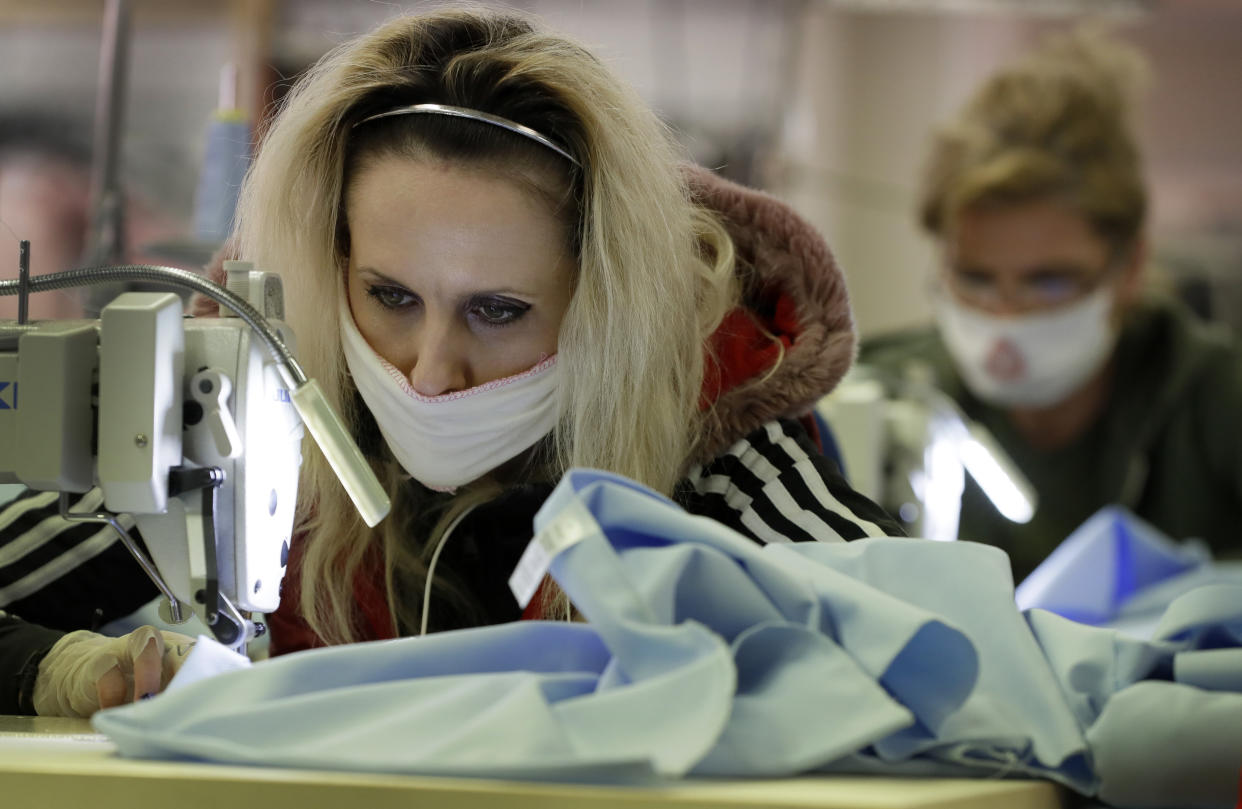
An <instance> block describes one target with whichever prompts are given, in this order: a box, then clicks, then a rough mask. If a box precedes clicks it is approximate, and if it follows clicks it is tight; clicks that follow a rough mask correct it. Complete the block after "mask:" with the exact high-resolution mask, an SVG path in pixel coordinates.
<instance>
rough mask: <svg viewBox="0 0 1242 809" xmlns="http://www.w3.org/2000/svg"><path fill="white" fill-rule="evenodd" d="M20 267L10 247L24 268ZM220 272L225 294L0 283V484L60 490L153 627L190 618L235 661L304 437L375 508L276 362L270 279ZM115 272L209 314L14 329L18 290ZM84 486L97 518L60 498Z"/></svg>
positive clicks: (321, 408) (250, 627)
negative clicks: (128, 569) (116, 546)
mask: <svg viewBox="0 0 1242 809" xmlns="http://www.w3.org/2000/svg"><path fill="white" fill-rule="evenodd" d="M27 255H28V246H27V245H25V244H23V265H24V266H28V264H27V262H26V261H25V256H27ZM228 265H229V266H226V270H227V271H228V278H229V280H228V289H227V290H226V289H224V288H221V287H219V286H218V285H215V284H211V283H210V282H209V281H206V280H204V279H202V278H200V277H199V276H196V275H194V274H192V273H184V272H182V271H178V270H169V269H167V268H146V267H132V266H131V267H127V268H106V269H99V268H96V269H93V270H78V271H72V272H70V273H58V274H56V275H55V276H41V277H38V278H33V279H32V278H30V277H29V276H28V273H27V272H26V271H25V270H24V271H23V275H22V277H21V278H20V279H19V281H16V282H3V283H0V294H15V293H16V294H19V295H20V296H21V305H20V306H19V312H21V313H22V314H21V315H19V319H18V321H16V322H15V321H0V483H21V484H24V485H25V486H27V487H29V488H31V489H37V490H43V491H58V492H61V493H62V494H61V513H62V515H63V516H64V517H65V518H66V519H70V520H82V521H93V522H102V523H107V524H110V525H112V526H113V528H114V529H115V530H116V531H117V532H118V533H119V534H120V535H121V538H122V540H123V541H124V542H125V543H126V546H127V547H128V548H129V549H130V552H131V553H132V554H133V555H134V557H135V559H136V560H137V561H138V563H139V564H141V565H142V566H143V567H144V569H146V571H147V573H148V575H150V576H151V578H152V580H153V581H154V582H155V583H156V586H157V587H159V588H160V590H161V592H162V593H163V594H164V596H165V598H166V604H165V608H164V610H163V611H162V617H164V618H165V619H166V620H168V621H169V622H171V623H179V622H180V621H181V620H184V618H186V617H188V615H189V613H190V611H192V612H193V613H194V614H196V615H197V616H198V617H199V618H200V619H202V621H203V623H204V624H205V625H206V626H208V627H209V628H210V629H211V632H212V633H213V634H214V635H215V637H216V639H217V640H219V641H220V642H221V643H223V644H225V645H226V646H229V647H231V648H234V649H237V650H244V647H245V645H246V643H247V642H248V641H250V640H251V639H253V638H254V637H256V636H257V635H258V634H259V633H261V632H262V631H263V626H262V624H261V623H260V622H259V621H256V620H254V619H253V618H252V615H251V614H252V613H266V612H271V611H272V610H274V609H276V606H277V605H278V603H279V600H280V589H281V582H282V580H283V577H284V573H285V565H286V562H287V560H288V554H289V543H290V539H291V531H292V528H293V519H294V506H295V503H296V500H297V484H298V469H299V466H300V464H301V445H302V438H303V435H304V431H303V426H304V425H305V426H308V427H310V430H311V434H312V437H313V438H314V439H315V440H316V442H317V443H318V444H319V445H320V447H321V449H323V450H324V452H325V455H327V456H328V458H329V461H330V463H331V464H332V466H333V468H334V469H335V470H336V471H337V474H338V476H340V477H341V478H342V482H343V483H344V485H345V487H346V490H347V491H349V493H350V495H351V497H353V498H354V502H355V504H356V505H358V507H359V509H360V511H362V513H363V517H364V519H365V520H366V521H367V522H368V523H369V524H371V525H374V524H375V523H376V522H378V521H379V519H381V518H382V517H383V516H384V514H385V513H387V510H388V500H387V497H386V495H385V494H384V492H383V490H382V489H381V488H380V486H379V483H378V481H376V480H375V477H374V475H373V474H372V473H371V470H370V467H369V466H368V465H367V464H366V462H365V461H364V460H363V459H362V455H361V453H360V452H359V451H358V449H357V447H356V446H354V444H353V442H352V440H351V439H350V438H349V436H348V434H347V432H346V431H345V430H344V428H343V426H342V425H341V424H340V422H339V419H337V418H336V415H335V414H334V413H333V412H332V411H331V409H330V408H329V407H328V406H327V404H326V401H325V400H324V399H323V397H322V395H321V394H320V392H319V389H318V386H317V385H316V384H315V383H314V381H313V380H307V379H306V377H305V376H304V375H303V374H302V371H301V369H300V367H298V366H297V364H296V362H295V361H294V360H293V358H292V354H291V353H290V352H289V350H288V347H289V346H290V345H291V344H292V334H291V333H290V330H289V329H288V327H287V326H286V325H284V324H283V323H282V322H281V318H283V314H284V312H283V297H282V292H281V286H280V279H279V277H278V276H276V275H274V274H272V273H266V272H259V271H256V270H255V269H254V268H253V267H251V266H250V265H249V264H247V263H245V262H228ZM126 270H128V271H130V275H129V277H134V276H135V275H136V277H139V278H140V279H142V280H145V281H147V282H150V281H152V280H155V281H162V282H165V283H169V284H173V285H176V286H181V287H183V288H184V287H188V288H191V289H194V290H196V291H199V292H202V293H204V294H208V295H210V296H211V297H213V298H216V299H217V300H218V301H220V302H221V303H222V306H221V315H222V316H221V317H219V318H197V319H184V318H183V316H182V308H183V303H182V299H181V298H180V297H179V296H178V295H176V294H174V293H171V292H126V293H123V294H121V295H119V296H118V297H116V298H115V299H114V300H113V301H112V302H111V303H109V304H107V305H106V306H105V307H104V308H103V310H102V312H101V315H100V318H99V319H98V320H72V321H43V322H37V323H27V322H25V320H26V318H25V317H24V312H25V296H26V295H27V294H29V293H30V292H32V291H40V290H42V289H53V288H59V287H61V286H69V285H76V284H80V283H104V282H106V281H108V280H112V281H116V280H119V279H121V278H123V277H126V274H125V271H126ZM75 273H76V275H75ZM57 278H61V281H59V282H57V281H56V279H57ZM239 315H240V316H239ZM96 486H98V487H99V488H100V489H101V490H102V493H103V506H102V508H101V509H100V510H99V511H98V512H95V513H90V514H78V513H74V512H71V511H69V503H70V502H71V501H70V498H69V494H70V493H75V492H86V491H89V490H90V489H92V488H94V487H96ZM121 515H129V516H130V517H132V519H133V521H134V523H136V525H137V527H138V531H139V532H140V534H141V536H142V539H143V543H144V544H145V545H146V551H147V553H144V552H143V549H142V548H141V547H140V546H139V545H138V544H137V543H135V542H133V540H132V538H131V537H130V536H129V534H128V532H127V531H126V530H125V526H124V525H123V524H122V517H121ZM148 554H149V555H148Z"/></svg>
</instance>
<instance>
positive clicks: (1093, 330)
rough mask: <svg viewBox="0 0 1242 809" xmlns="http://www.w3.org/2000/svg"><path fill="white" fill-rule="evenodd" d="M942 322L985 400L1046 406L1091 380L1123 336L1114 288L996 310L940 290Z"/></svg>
mask: <svg viewBox="0 0 1242 809" xmlns="http://www.w3.org/2000/svg"><path fill="white" fill-rule="evenodd" d="M936 298H937V301H936V317H937V325H938V326H939V328H940V336H941V338H942V339H943V340H944V343H945V346H946V347H947V348H948V349H949V354H950V355H952V357H953V360H954V361H955V362H956V363H957V368H958V371H959V372H960V373H961V375H962V380H963V381H964V382H965V383H966V387H967V388H969V389H970V391H971V392H972V393H974V394H975V395H976V396H978V397H979V398H980V399H982V400H984V401H985V402H989V403H991V404H995V405H1001V406H1008V407H1046V406H1048V405H1052V404H1056V403H1057V402H1060V401H1061V400H1062V399H1064V398H1065V397H1067V396H1069V395H1070V394H1071V393H1073V392H1074V391H1076V390H1078V389H1079V388H1080V387H1081V386H1082V385H1084V384H1085V383H1086V382H1087V380H1088V379H1090V378H1091V376H1092V374H1094V373H1095V372H1096V371H1098V370H1099V369H1100V368H1101V367H1103V365H1104V363H1105V362H1106V361H1107V360H1108V358H1109V356H1110V355H1111V354H1112V351H1113V346H1114V345H1116V342H1117V332H1116V330H1115V329H1114V328H1113V326H1112V324H1111V321H1110V315H1111V312H1112V303H1113V295H1112V289H1111V287H1109V286H1108V285H1107V284H1105V285H1103V286H1101V287H1100V288H1099V289H1097V290H1095V291H1094V292H1092V293H1091V294H1090V295H1088V296H1087V297H1086V298H1084V299H1082V300H1081V301H1076V302H1074V303H1072V304H1069V305H1068V306H1063V307H1061V308H1059V309H1055V310H1052V311H1049V312H1040V313H1038V314H1031V315H1017V316H1011V317H997V316H996V315H990V314H987V313H986V312H982V311H979V310H978V309H973V308H970V307H967V306H964V305H963V304H961V303H959V302H958V301H957V300H955V299H954V298H953V296H952V295H951V294H950V293H948V292H942V293H941V294H939V295H937V296H936Z"/></svg>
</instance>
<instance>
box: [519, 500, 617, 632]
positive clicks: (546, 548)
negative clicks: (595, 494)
mask: <svg viewBox="0 0 1242 809" xmlns="http://www.w3.org/2000/svg"><path fill="white" fill-rule="evenodd" d="M597 530H598V528H597V526H596V525H595V520H594V519H593V518H592V517H591V513H590V512H589V511H587V510H586V509H585V508H583V507H582V504H581V503H578V502H573V503H571V504H569V505H568V506H566V507H565V509H564V510H563V511H561V513H560V514H558V515H556V518H555V519H554V520H552V522H550V523H548V524H547V525H545V526H544V527H543V530H541V531H540V532H539V533H537V534H535V536H534V538H533V539H531V541H530V544H529V545H527V546H526V550H525V551H524V552H523V553H522V558H521V559H519V560H518V563H517V567H515V568H514V569H513V575H511V576H509V589H510V590H512V591H513V597H514V598H516V599H517V602H518V606H520V607H521V608H522V609H526V605H527V604H529V603H530V600H531V599H532V598H534V596H535V591H536V590H538V589H539V583H540V582H541V581H543V577H544V575H546V574H547V572H548V567H549V566H551V564H552V560H553V559H555V558H556V555H557V554H559V553H560V552H561V551H563V550H565V549H566V548H568V547H571V546H573V545H577V544H578V543H579V542H581V541H582V540H584V539H586V538H587V537H589V536H590V535H591V534H593V533H595V532H596V531H597Z"/></svg>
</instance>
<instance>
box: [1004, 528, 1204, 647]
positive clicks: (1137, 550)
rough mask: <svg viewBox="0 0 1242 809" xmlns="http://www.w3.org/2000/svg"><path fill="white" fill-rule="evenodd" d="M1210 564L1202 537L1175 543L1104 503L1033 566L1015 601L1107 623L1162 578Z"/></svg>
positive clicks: (1090, 621) (1176, 576)
mask: <svg viewBox="0 0 1242 809" xmlns="http://www.w3.org/2000/svg"><path fill="white" fill-rule="evenodd" d="M1210 563H1211V553H1210V552H1209V551H1208V549H1207V546H1206V545H1204V544H1203V543H1202V542H1199V541H1197V540H1193V541H1185V542H1175V541H1173V540H1172V539H1171V538H1169V537H1168V536H1166V535H1165V534H1164V533H1162V532H1161V531H1160V530H1159V529H1157V528H1156V527H1155V526H1153V525H1151V524H1150V523H1147V522H1145V521H1143V520H1142V519H1140V518H1139V517H1137V516H1135V515H1134V514H1133V513H1132V512H1130V511H1129V510H1127V509H1125V508H1122V507H1120V506H1105V507H1104V508H1102V509H1100V510H1099V511H1097V512H1096V513H1095V514H1093V515H1092V516H1091V517H1090V518H1088V519H1087V521H1086V522H1084V523H1083V524H1082V525H1080V526H1079V527H1078V528H1077V529H1075V530H1074V533H1072V534H1070V535H1069V536H1068V537H1066V539H1065V541H1064V542H1062V543H1061V544H1060V545H1058V546H1057V548H1056V550H1054V551H1053V552H1052V553H1051V554H1049V555H1048V558H1047V559H1045V560H1044V561H1043V562H1041V563H1040V565H1039V567H1037V568H1035V570H1033V571H1031V575H1029V576H1027V577H1026V579H1025V580H1023V582H1022V584H1021V585H1020V586H1019V587H1018V589H1017V592H1016V593H1015V600H1016V601H1017V602H1018V606H1019V607H1021V608H1022V609H1032V608H1035V607H1038V608H1040V609H1045V610H1049V611H1051V612H1055V613H1057V614H1058V615H1062V616H1064V617H1066V618H1070V619H1071V620H1074V621H1080V622H1083V623H1091V624H1105V623H1108V622H1110V621H1113V620H1115V619H1117V618H1118V617H1119V616H1121V615H1122V614H1123V613H1125V612H1126V609H1127V607H1128V606H1129V605H1130V604H1131V603H1132V602H1133V601H1135V599H1137V598H1139V597H1141V596H1142V595H1143V594H1144V593H1147V592H1149V591H1151V590H1152V589H1153V588H1155V587H1157V586H1158V585H1160V584H1161V583H1163V582H1167V581H1169V580H1170V579H1175V578H1178V577H1181V576H1184V575H1186V574H1188V573H1192V572H1195V571H1197V570H1200V569H1202V568H1204V567H1207V566H1209V565H1210ZM1167 603H1168V602H1167V601H1166V602H1165V604H1167ZM1162 606H1163V605H1162Z"/></svg>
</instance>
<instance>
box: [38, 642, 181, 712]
mask: <svg viewBox="0 0 1242 809" xmlns="http://www.w3.org/2000/svg"><path fill="white" fill-rule="evenodd" d="M193 646H194V639H193V638H191V637H188V636H186V635H180V634H177V633H176V632H162V631H159V630H157V629H155V627H152V626H142V627H139V628H138V629H135V630H134V631H133V632H130V633H129V634H128V635H123V636H121V637H119V638H109V637H106V636H104V635H99V634H96V633H94V632H87V631H86V630H81V631H78V632H70V633H69V634H68V635H65V636H64V637H63V638H61V639H60V640H59V641H57V642H56V645H55V646H53V647H52V649H51V651H49V652H48V653H47V656H46V657H45V658H43V662H41V663H40V664H39V674H38V676H37V678H36V679H35V688H34V698H33V702H34V707H35V712H36V713H38V714H39V715H40V716H76V717H88V716H90V715H91V714H93V713H95V711H98V710H99V709H101V708H111V707H113V706H116V705H123V704H125V703H127V702H132V701H135V700H139V699H144V698H146V697H149V696H151V695H153V694H156V693H158V692H160V691H162V690H163V689H164V687H165V686H166V685H168V681H169V680H171V679H172V677H173V675H174V674H176V673H177V670H178V669H180V668H181V663H182V662H183V661H184V660H185V658H186V656H187V655H188V654H189V653H190V649H191V648H193Z"/></svg>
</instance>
